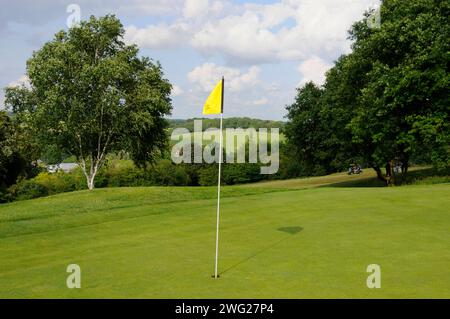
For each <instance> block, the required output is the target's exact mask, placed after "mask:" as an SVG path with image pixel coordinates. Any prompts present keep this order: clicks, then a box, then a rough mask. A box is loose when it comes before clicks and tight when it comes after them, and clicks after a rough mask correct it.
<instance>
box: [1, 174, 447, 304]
mask: <svg viewBox="0 0 450 319" xmlns="http://www.w3.org/2000/svg"><path fill="white" fill-rule="evenodd" d="M367 174H369V172H367ZM353 177H355V178H361V179H363V177H364V176H360V177H357V176H352V178H353ZM326 179H328V181H325V180H326ZM345 179H347V180H348V179H349V177H348V176H345V175H342V176H341V175H339V174H337V175H332V176H328V177H323V178H316V179H307V180H306V179H303V180H294V181H280V182H272V183H258V184H257V185H249V186H246V187H244V186H233V187H224V188H223V193H222V195H223V197H222V201H221V203H222V210H221V213H222V215H221V217H222V218H221V236H220V238H221V242H220V264H219V272H220V273H221V278H220V279H218V280H214V279H212V278H211V274H212V271H213V266H214V264H213V262H214V239H215V208H216V199H215V196H216V189H215V188H214V187H196V188H189V187H179V188H177V187H148V188H107V189H97V190H95V191H93V192H89V191H81V192H74V193H65V194H59V195H56V196H51V197H47V198H40V199H36V200H29V201H22V202H15V203H10V204H6V205H1V206H0V297H2V298H20V297H26V298H29V297H35V298H51V297H56V298H94V297H95V298H119V297H124V298H226V297H236V298H368V297H374V298H450V249H449V243H450V232H449V231H448V230H449V229H450V210H449V208H448V207H450V197H449V196H448V194H449V191H450V184H438V185H413V186H402V187H393V188H352V187H339V188H338V187H324V185H325V184H327V183H328V184H333V183H336V182H337V183H339V182H343V181H344V180H345ZM317 186H322V187H317ZM71 263H76V264H78V265H80V267H81V270H82V287H81V289H68V288H67V287H66V278H67V276H68V273H66V267H67V265H68V264H71ZM369 264H379V265H380V266H381V271H382V286H381V289H368V288H367V286H366V278H367V276H368V274H367V273H366V267H367V265H369Z"/></svg>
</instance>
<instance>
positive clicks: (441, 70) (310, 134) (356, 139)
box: [286, 0, 450, 184]
mask: <svg viewBox="0 0 450 319" xmlns="http://www.w3.org/2000/svg"><path fill="white" fill-rule="evenodd" d="M449 12H450V4H449V3H448V2H445V1H433V0H426V1H423V0H420V1H419V0H414V1H400V0H386V1H383V3H382V6H381V21H382V23H381V28H378V29H370V28H369V27H368V26H367V24H366V19H364V20H362V21H360V22H358V23H356V24H355V25H354V26H353V27H352V30H351V31H350V36H351V38H352V40H353V41H354V43H353V46H352V48H353V52H352V53H350V54H349V55H347V56H342V57H341V58H340V59H339V60H338V61H337V62H336V64H335V66H334V67H333V68H332V69H331V70H330V71H329V72H328V73H327V77H326V83H325V85H324V86H323V87H322V88H317V87H315V86H314V85H313V84H311V83H308V84H306V85H305V86H304V87H303V88H301V89H299V91H298V95H297V97H296V100H295V102H294V104H292V105H291V106H288V108H287V109H288V112H289V114H288V119H289V120H290V122H289V123H288V125H287V129H286V135H287V138H288V141H289V143H290V145H292V146H293V147H294V148H295V149H296V150H297V154H296V156H297V157H298V158H299V159H300V162H301V163H302V164H304V165H305V166H306V167H307V168H308V169H309V170H310V171H311V174H314V173H315V172H316V171H317V170H323V171H324V172H327V173H329V172H333V171H337V170H340V169H343V168H345V166H346V165H348V164H349V163H350V162H359V163H360V164H363V165H368V166H372V167H373V168H375V170H376V171H377V173H378V176H379V177H380V179H382V180H384V181H385V182H386V183H388V184H389V183H390V182H391V179H393V177H394V175H393V173H392V169H393V165H395V164H396V163H398V164H400V165H402V167H403V169H404V170H406V168H407V167H408V165H409V164H410V162H411V160H412V159H417V160H419V161H420V162H432V163H433V164H434V166H435V167H437V168H439V169H445V168H446V167H449V165H450V147H449V146H450V99H449V94H448V87H449V86H450V75H449V65H450V63H449V62H450V56H449V54H448V52H450V43H449V42H448V39H449V38H450V23H449V22H450V21H449V16H450V15H449ZM384 166H386V177H384V176H383V175H382V173H381V167H384Z"/></svg>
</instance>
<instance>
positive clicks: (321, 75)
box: [298, 56, 332, 86]
mask: <svg viewBox="0 0 450 319" xmlns="http://www.w3.org/2000/svg"><path fill="white" fill-rule="evenodd" d="M331 67H332V65H331V64H328V63H326V62H325V61H323V60H322V59H320V58H319V57H317V56H314V57H312V58H310V59H308V60H305V61H304V62H302V63H301V64H300V65H299V67H298V70H299V71H300V73H301V75H302V80H301V82H300V84H299V86H303V85H304V84H305V83H307V82H309V81H312V82H314V83H316V84H317V85H322V84H324V82H325V74H326V72H327V71H328V70H329V69H330V68H331Z"/></svg>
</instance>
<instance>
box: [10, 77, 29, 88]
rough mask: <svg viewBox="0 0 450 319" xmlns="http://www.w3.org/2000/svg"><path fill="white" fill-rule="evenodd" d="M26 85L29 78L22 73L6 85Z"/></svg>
mask: <svg viewBox="0 0 450 319" xmlns="http://www.w3.org/2000/svg"><path fill="white" fill-rule="evenodd" d="M22 85H25V86H28V85H30V79H29V78H28V76H27V75H22V76H21V77H20V78H18V79H17V80H16V81H12V82H10V83H9V84H8V87H18V86H22Z"/></svg>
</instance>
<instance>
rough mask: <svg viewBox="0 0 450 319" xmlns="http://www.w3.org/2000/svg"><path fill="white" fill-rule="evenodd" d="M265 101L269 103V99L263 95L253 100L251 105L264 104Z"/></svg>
mask: <svg viewBox="0 0 450 319" xmlns="http://www.w3.org/2000/svg"><path fill="white" fill-rule="evenodd" d="M267 103H269V99H267V98H265V97H263V98H260V99H258V100H255V101H253V105H265V104H267Z"/></svg>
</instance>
